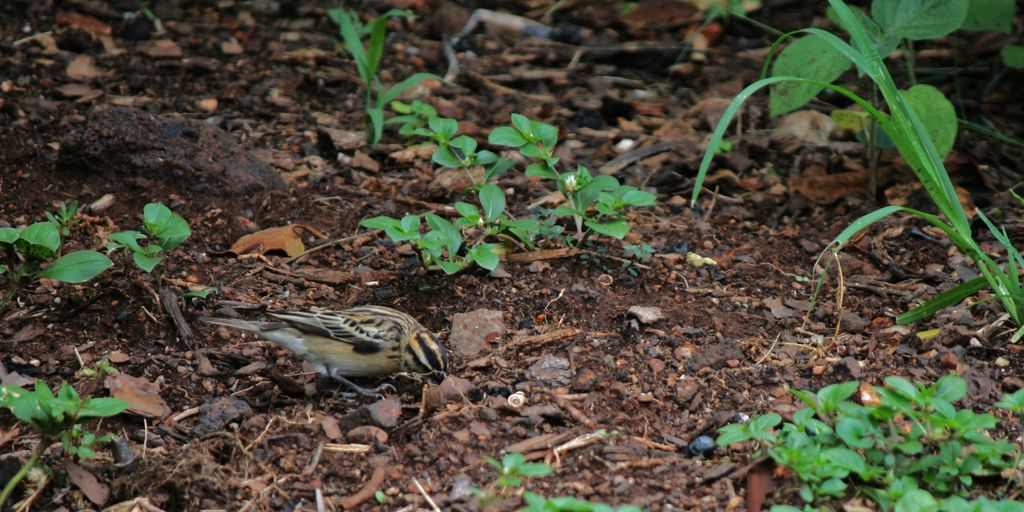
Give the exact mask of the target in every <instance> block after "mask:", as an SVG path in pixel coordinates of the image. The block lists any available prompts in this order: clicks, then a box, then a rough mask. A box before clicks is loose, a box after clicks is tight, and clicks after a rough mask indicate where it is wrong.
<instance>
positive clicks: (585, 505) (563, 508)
mask: <svg viewBox="0 0 1024 512" xmlns="http://www.w3.org/2000/svg"><path fill="white" fill-rule="evenodd" d="M523 499H524V500H526V507H525V508H521V509H519V512H643V509H642V508H640V507H637V506H635V505H623V506H621V507H613V506H611V505H608V504H605V503H591V502H589V501H585V500H581V499H579V498H573V497H570V496H559V497H557V498H545V497H544V496H541V495H539V494H535V493H532V492H529V491H527V492H526V493H524V494H523Z"/></svg>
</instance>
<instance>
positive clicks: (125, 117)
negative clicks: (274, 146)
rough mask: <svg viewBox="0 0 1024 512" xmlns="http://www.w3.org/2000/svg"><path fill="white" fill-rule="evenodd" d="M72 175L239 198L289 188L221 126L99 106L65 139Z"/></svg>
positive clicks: (64, 163)
mask: <svg viewBox="0 0 1024 512" xmlns="http://www.w3.org/2000/svg"><path fill="white" fill-rule="evenodd" d="M58 165H59V166H60V168H61V169H63V170H66V171H87V172H94V173H105V174H111V178H112V179H114V178H123V177H124V176H126V175H129V176H130V175H141V176H144V177H146V178H148V179H165V180H167V181H177V182H179V183H181V184H182V186H183V187H184V188H185V189H187V190H190V191H196V192H205V193H211V194H237V193H241V192H248V191H253V190H259V189H264V188H278V189H283V188H285V187H286V185H285V182H284V180H283V179H281V177H280V176H278V174H277V173H275V172H274V171H273V170H272V169H271V168H270V166H269V165H267V164H266V163H265V162H262V161H260V160H258V159H257V158H255V157H253V156H252V155H251V154H249V153H248V152H247V151H245V150H243V149H242V148H241V147H239V146H238V144H237V143H236V142H235V141H234V139H233V138H232V137H231V136H230V135H228V134H227V133H225V132H223V131H222V130H220V129H219V128H217V127H216V126H214V125H212V124H209V123H205V122H202V121H197V120H193V119H182V118H174V117H169V116H157V115H155V114H151V113H149V112H145V111H143V110H138V109H133V108H126V107H97V108H95V109H93V110H92V112H90V114H89V119H88V121H87V122H86V123H85V125H84V126H83V127H82V128H81V129H80V130H76V131H74V132H72V133H71V134H69V135H68V136H67V137H65V138H64V140H63V141H61V146H60V159H59V162H58Z"/></svg>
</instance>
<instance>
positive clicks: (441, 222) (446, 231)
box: [423, 213, 462, 259]
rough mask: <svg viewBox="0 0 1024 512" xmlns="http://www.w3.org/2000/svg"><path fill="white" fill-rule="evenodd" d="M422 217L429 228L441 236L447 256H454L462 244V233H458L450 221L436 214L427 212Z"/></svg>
mask: <svg viewBox="0 0 1024 512" xmlns="http://www.w3.org/2000/svg"><path fill="white" fill-rule="evenodd" d="M423 217H424V218H425V219H426V221H427V225H428V226H430V229H432V230H434V231H435V232H438V233H440V234H441V235H442V236H443V238H444V244H445V248H447V249H448V258H449V259H451V258H454V257H455V255H456V254H458V253H459V247H461V246H462V234H461V233H459V230H458V229H456V228H455V226H452V223H451V222H448V220H447V219H445V218H443V217H440V216H438V215H436V214H433V213H428V214H426V215H424V216H423Z"/></svg>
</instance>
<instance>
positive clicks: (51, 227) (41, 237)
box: [19, 221, 60, 254]
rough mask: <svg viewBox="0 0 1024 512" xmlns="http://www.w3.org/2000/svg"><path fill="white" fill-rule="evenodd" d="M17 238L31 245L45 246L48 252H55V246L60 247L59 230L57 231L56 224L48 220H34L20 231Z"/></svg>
mask: <svg viewBox="0 0 1024 512" xmlns="http://www.w3.org/2000/svg"><path fill="white" fill-rule="evenodd" d="M19 238H21V239H22V240H24V241H25V242H27V243H29V244H31V245H37V246H39V247H43V248H46V249H47V250H49V251H50V254H53V253H55V252H57V248H58V247H60V232H58V231H57V226H56V225H55V224H54V223H52V222H49V221H47V222H36V223H35V224H32V225H30V226H28V227H26V228H25V229H23V230H22V231H21V233H20V235H19Z"/></svg>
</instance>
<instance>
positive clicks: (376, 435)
mask: <svg viewBox="0 0 1024 512" xmlns="http://www.w3.org/2000/svg"><path fill="white" fill-rule="evenodd" d="M345 439H347V440H348V441H349V442H350V443H362V444H377V443H380V444H386V443H387V442H388V433H387V432H385V431H384V429H382V428H380V427H375V426H373V425H363V426H361V427H356V428H354V429H352V430H349V431H348V433H347V434H345Z"/></svg>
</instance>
